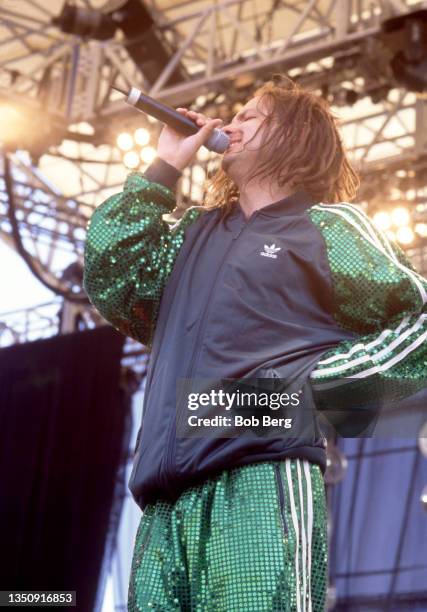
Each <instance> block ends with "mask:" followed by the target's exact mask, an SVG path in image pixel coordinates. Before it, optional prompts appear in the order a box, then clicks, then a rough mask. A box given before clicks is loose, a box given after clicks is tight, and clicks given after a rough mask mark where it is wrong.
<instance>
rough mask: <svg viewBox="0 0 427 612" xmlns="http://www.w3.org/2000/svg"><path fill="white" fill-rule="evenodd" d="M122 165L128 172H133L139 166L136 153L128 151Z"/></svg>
mask: <svg viewBox="0 0 427 612" xmlns="http://www.w3.org/2000/svg"><path fill="white" fill-rule="evenodd" d="M123 163H124V165H125V166H126V168H129V169H130V170H134V169H135V168H137V167H138V166H139V164H140V161H139V155H138V153H137V152H136V151H128V152H127V153H125V154H124V156H123Z"/></svg>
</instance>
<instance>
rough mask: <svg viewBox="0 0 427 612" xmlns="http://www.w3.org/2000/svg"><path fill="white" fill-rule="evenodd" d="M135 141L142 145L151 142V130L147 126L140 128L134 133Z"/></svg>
mask: <svg viewBox="0 0 427 612" xmlns="http://www.w3.org/2000/svg"><path fill="white" fill-rule="evenodd" d="M133 137H134V139H135V142H136V144H137V145H139V146H140V147H145V145H147V144H148V143H149V142H150V132H149V131H148V130H146V129H145V128H138V129H137V130H135V133H134V135H133Z"/></svg>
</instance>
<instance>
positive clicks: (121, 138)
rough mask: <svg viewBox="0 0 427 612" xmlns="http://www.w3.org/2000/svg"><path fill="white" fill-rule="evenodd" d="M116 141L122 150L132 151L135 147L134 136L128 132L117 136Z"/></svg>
mask: <svg viewBox="0 0 427 612" xmlns="http://www.w3.org/2000/svg"><path fill="white" fill-rule="evenodd" d="M116 143H117V146H118V147H119V149H121V150H122V151H130V149H132V147H133V138H132V136H131V135H130V134H128V133H127V132H122V133H121V134H119V135H118V136H117V139H116Z"/></svg>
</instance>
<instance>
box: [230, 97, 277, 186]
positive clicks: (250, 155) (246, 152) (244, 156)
mask: <svg viewBox="0 0 427 612" xmlns="http://www.w3.org/2000/svg"><path fill="white" fill-rule="evenodd" d="M266 116H267V110H266V108H265V106H264V105H263V104H262V103H261V102H260V98H259V97H254V98H252V99H251V100H249V102H247V103H246V104H245V106H244V107H243V108H242V109H241V110H240V111H239V112H238V113H237V114H236V116H235V117H234V118H233V120H232V121H231V123H229V124H228V125H226V126H224V127H223V128H222V129H223V131H224V132H225V133H226V134H227V135H228V136H229V138H230V145H229V147H228V149H227V150H226V151H225V153H224V155H223V158H222V163H221V165H222V168H223V170H224V171H225V172H226V173H227V174H228V175H229V176H230V177H231V178H235V176H236V172H237V171H238V174H239V175H241V174H242V171H243V172H246V173H247V172H249V171H250V170H251V169H252V168H253V167H254V165H256V163H257V161H259V146H260V144H261V139H262V134H263V131H264V126H263V123H264V120H265V118H266Z"/></svg>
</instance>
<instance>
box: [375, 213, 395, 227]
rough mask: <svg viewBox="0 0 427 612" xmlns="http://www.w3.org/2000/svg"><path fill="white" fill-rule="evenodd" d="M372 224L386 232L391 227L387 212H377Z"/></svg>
mask: <svg viewBox="0 0 427 612" xmlns="http://www.w3.org/2000/svg"><path fill="white" fill-rule="evenodd" d="M373 222H374V223H375V225H376V226H377V227H378V229H381V230H388V229H390V227H391V217H390V215H389V213H388V212H385V211H379V212H377V213H375V215H374V216H373Z"/></svg>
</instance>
